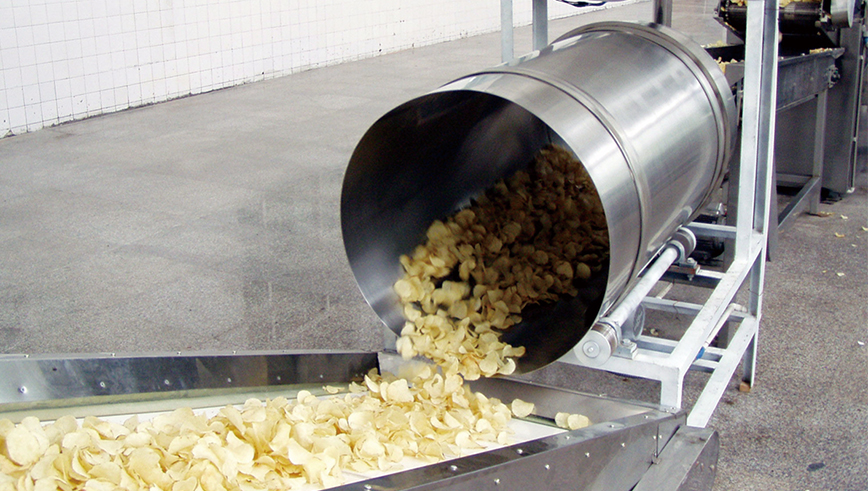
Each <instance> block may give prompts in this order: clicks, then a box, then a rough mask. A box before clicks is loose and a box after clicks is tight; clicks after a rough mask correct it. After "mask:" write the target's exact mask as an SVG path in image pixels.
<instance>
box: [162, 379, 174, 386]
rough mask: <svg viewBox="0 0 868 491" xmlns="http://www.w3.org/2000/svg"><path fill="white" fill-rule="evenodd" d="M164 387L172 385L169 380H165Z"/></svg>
mask: <svg viewBox="0 0 868 491" xmlns="http://www.w3.org/2000/svg"><path fill="white" fill-rule="evenodd" d="M163 384H164V385H172V382H169V379H166V380H163Z"/></svg>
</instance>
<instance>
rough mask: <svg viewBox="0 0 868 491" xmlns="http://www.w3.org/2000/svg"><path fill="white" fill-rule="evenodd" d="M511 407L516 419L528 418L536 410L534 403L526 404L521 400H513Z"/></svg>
mask: <svg viewBox="0 0 868 491" xmlns="http://www.w3.org/2000/svg"><path fill="white" fill-rule="evenodd" d="M509 407H510V410H511V411H512V414H513V415H514V416H515V417H516V418H526V417H528V416H529V415H530V414H531V413H532V412H533V410H534V404H533V403H532V402H525V401H522V400H521V399H513V400H512V404H510V406H509Z"/></svg>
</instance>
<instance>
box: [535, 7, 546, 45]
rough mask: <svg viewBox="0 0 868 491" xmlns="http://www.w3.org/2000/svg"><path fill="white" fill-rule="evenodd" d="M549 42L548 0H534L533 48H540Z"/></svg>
mask: <svg viewBox="0 0 868 491" xmlns="http://www.w3.org/2000/svg"><path fill="white" fill-rule="evenodd" d="M548 44H549V11H548V0H533V49H534V51H536V50H540V49H543V48H545V47H546V46H548Z"/></svg>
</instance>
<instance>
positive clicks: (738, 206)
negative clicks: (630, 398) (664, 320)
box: [560, 0, 778, 427]
mask: <svg viewBox="0 0 868 491" xmlns="http://www.w3.org/2000/svg"><path fill="white" fill-rule="evenodd" d="M747 6H748V24H747V38H746V40H745V44H746V47H745V51H746V53H745V54H746V57H745V76H744V85H743V87H744V94H743V101H744V102H743V114H742V120H743V126H742V130H741V135H742V139H741V158H740V162H737V163H733V165H737V166H738V172H734V173H733V175H735V176H736V177H735V178H734V180H733V181H731V182H730V186H735V187H736V189H737V192H736V193H734V199H735V201H736V202H735V203H730V204H729V205H730V209H731V210H734V211H735V212H736V222H735V225H709V224H699V223H694V224H691V225H690V226H689V228H690V229H691V230H693V232H694V233H696V235H697V236H700V237H717V238H724V239H731V241H732V242H733V243H734V249H735V252H734V256H733V260H732V262H731V264H730V265H729V267H728V268H727V269H726V271H725V272H724V273H723V274H722V275H712V276H710V277H709V278H705V279H707V280H708V281H705V282H703V284H704V285H709V284H711V285H713V289H712V291H711V294H710V295H709V297H708V299H707V300H706V302H705V303H704V304H702V305H698V304H688V303H683V302H677V301H672V300H666V299H658V298H656V297H646V299H645V300H644V301H643V306H644V307H645V308H646V309H660V310H670V311H673V310H674V311H678V312H681V313H685V314H689V315H692V316H693V320H692V322H691V323H690V326H689V327H688V328H687V330H686V331H685V332H684V334H683V335H682V336H681V338H680V339H679V340H677V341H668V340H661V339H658V338H653V337H649V336H639V338H638V339H637V340H636V343H637V345H638V349H636V350H634V351H632V354H631V356H630V357H620V356H612V357H611V358H609V359H608V360H607V361H606V362H605V363H603V364H602V365H599V366H598V367H596V368H599V369H602V370H606V371H609V372H615V373H619V374H624V375H630V376H636V377H640V378H645V379H651V380H658V381H660V383H661V385H660V404H661V405H662V406H664V407H671V408H673V409H680V408H681V406H682V403H683V401H682V389H683V385H684V377H685V376H686V374H687V372H688V371H689V370H691V369H693V370H702V371H707V372H711V376H710V377H709V378H708V380H707V381H706V384H705V387H704V389H703V390H702V392H701V394H700V396H699V398H698V399H697V401H696V403H695V404H694V406H693V408H692V409H691V412H690V414H689V416H688V418H687V423H688V424H689V425H690V426H696V427H704V426H706V425H707V424H708V421H709V419H710V418H711V415H712V413H713V411H714V409H715V408H716V407H717V404H718V402H719V400H720V397H721V396H722V395H723V392H724V391H725V390H726V388H727V386H729V384H730V380H731V378H732V376H733V374H734V373H735V372H736V370H737V369H738V367H739V364H741V366H742V380H743V381H744V382H746V383H747V384H748V385H749V386H751V385H753V383H754V379H755V372H756V348H757V339H758V332H759V323H760V318H761V312H762V296H763V282H764V276H765V258H766V253H767V239H768V237H769V233H770V229H771V227H776V226H777V223H776V222H775V223H773V224H771V225H770V216H771V200H772V199H773V198H774V196H775V190H774V187H773V184H774V171H773V166H772V162H773V152H774V128H775V108H776V93H777V50H778V45H777V38H778V15H777V9H778V2H777V0H747ZM745 286H747V294H748V304H747V306H746V307H741V306H738V305H736V304H734V303H733V301H734V299H735V296H736V294H737V293H738V292H739V291H740V290H742V289H743V288H744V287H745ZM615 308H617V306H616V307H615ZM727 322H731V323H733V324H735V325H736V328H735V332H734V333H733V335H732V338H731V339H730V340H729V343H728V344H727V346H726V347H725V348H714V347H710V343H711V341H712V340H713V339H714V338H715V336H716V335H717V334H718V332H719V330H720V329H721V327H722V326H723V325H724V324H725V323H727ZM560 361H562V362H566V363H573V364H581V363H580V362H579V357H578V356H577V355H576V354H575V351H573V352H570V353H568V354H567V355H566V356H564V357H563V358H562V359H561V360H560Z"/></svg>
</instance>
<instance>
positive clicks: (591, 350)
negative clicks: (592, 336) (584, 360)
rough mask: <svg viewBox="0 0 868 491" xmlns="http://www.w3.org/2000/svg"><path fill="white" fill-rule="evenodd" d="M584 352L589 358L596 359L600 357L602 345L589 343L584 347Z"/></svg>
mask: <svg viewBox="0 0 868 491" xmlns="http://www.w3.org/2000/svg"><path fill="white" fill-rule="evenodd" d="M582 352H583V353H584V354H585V356H587V357H588V358H596V357H597V356H599V355H600V345H599V344H597V343H595V342H594V341H588V342H587V343H585V344H583V345H582Z"/></svg>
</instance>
